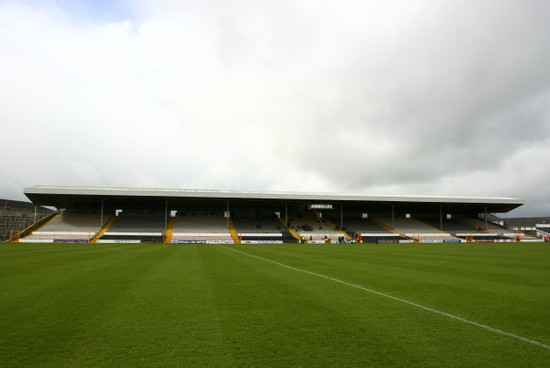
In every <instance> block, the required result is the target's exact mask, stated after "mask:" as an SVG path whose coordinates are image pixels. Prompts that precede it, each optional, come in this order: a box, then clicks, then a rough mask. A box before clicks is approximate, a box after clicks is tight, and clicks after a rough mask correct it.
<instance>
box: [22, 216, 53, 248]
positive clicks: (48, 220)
mask: <svg viewBox="0 0 550 368" xmlns="http://www.w3.org/2000/svg"><path fill="white" fill-rule="evenodd" d="M58 216H59V213H54V214H53V215H52V216H50V218H49V219H47V220H45V221H44V219H41V220H38V221H37V222H36V223H34V224H32V225H30V226H28V227H27V228H25V229H23V230H21V231H20V232H19V234H25V233H28V232H29V230H31V229H32V231H30V234H26V235H24V236H25V237H26V236H28V235H32V233H33V231H39V230H40V229H42V228H43V227H44V226H46V225H47V224H49V223H50V222H51V221H52V220H53V219H54V218H56V217H58ZM40 221H42V223H40ZM33 227H35V228H33ZM18 241H19V235H18V238H17V240H14V242H18Z"/></svg>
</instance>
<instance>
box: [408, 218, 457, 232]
mask: <svg viewBox="0 0 550 368" xmlns="http://www.w3.org/2000/svg"><path fill="white" fill-rule="evenodd" d="M416 221H418V222H420V223H422V224H424V225H426V226H427V227H429V228H432V229H434V230H436V231H439V232H440V233H442V234H445V235H450V234H449V233H448V232H446V231H445V230H441V229H438V228H437V227H435V226H432V225H430V224H428V223H427V222H425V221H422V220H419V219H416Z"/></svg>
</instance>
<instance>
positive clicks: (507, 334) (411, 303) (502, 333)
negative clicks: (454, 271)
mask: <svg viewBox="0 0 550 368" xmlns="http://www.w3.org/2000/svg"><path fill="white" fill-rule="evenodd" d="M217 247H220V248H224V249H229V250H231V251H233V252H236V253H240V254H244V255H245V256H249V257H253V258H257V259H261V260H262V261H265V262H269V263H273V264H276V265H278V266H281V267H284V268H288V269H289V270H294V271H298V272H303V273H307V274H309V275H313V276H317V277H321V278H323V279H327V280H331V281H334V282H338V283H340V284H343V285H347V286H351V287H354V288H356V289H360V290H363V291H366V292H369V293H372V294H375V295H379V296H382V297H384V298H388V299H392V300H395V301H398V302H401V303H404V304H408V305H412V306H413V307H416V308H420V309H423V310H425V311H428V312H432V313H435V314H439V315H441V316H445V317H448V318H452V319H455V320H457V321H460V322H463V323H467V324H469V325H473V326H477V327H480V328H483V329H485V330H489V331H492V332H495V333H497V334H499V335H503V336H508V337H512V338H514V339H518V340H521V341H524V342H528V343H530V344H533V345H537V346H540V347H541V348H545V349H548V350H550V345H546V344H543V343H542V342H539V341H535V340H531V339H528V338H526V337H523V336H519V335H515V334H513V333H510V332H506V331H502V330H499V329H498V328H494V327H491V326H487V325H484V324H482V323H478V322H475V321H470V320H468V319H466V318H462V317H459V316H455V315H454V314H450V313H447V312H443V311H440V310H437V309H434V308H430V307H426V306H424V305H421V304H417V303H414V302H410V301H408V300H405V299H402V298H398V297H396V296H392V295H389V294H385V293H382V292H380V291H376V290H372V289H369V288H366V287H363V286H360V285H356V284H352V283H350V282H346V281H343V280H339V279H335V278H334V277H330V276H326V275H323V274H320V273H317V272H311V271H307V270H303V269H301V268H296V267H292V266H289V265H286V264H284V263H280V262H277V261H273V260H271V259H268V258H263V257H260V256H256V255H254V254H250V253H246V252H243V251H240V250H237V249H234V248H230V247H223V246H221V245H217Z"/></svg>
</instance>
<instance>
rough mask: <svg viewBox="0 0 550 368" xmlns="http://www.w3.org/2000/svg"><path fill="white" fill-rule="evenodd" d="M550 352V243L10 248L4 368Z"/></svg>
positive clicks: (499, 361)
mask: <svg viewBox="0 0 550 368" xmlns="http://www.w3.org/2000/svg"><path fill="white" fill-rule="evenodd" d="M235 250H239V251H241V252H245V253H246V254H244V253H239V252H236V251H235ZM253 256H256V257H253ZM258 257H261V258H262V259H260V258H258ZM268 260H269V261H271V262H269V261H268ZM274 262H277V263H274ZM291 267H292V268H294V269H292V268H291ZM299 270H303V271H308V272H311V273H306V272H301V271H299ZM313 273H315V274H317V275H315V274H313ZM323 276H326V277H330V278H333V279H336V280H341V281H343V282H345V283H347V284H344V283H342V282H338V281H335V280H330V279H328V278H326V277H323ZM351 284H354V285H358V286H361V287H362V288H365V289H370V290H375V291H378V292H381V293H385V294H387V295H390V296H393V297H397V298H401V299H403V300H405V301H409V302H412V303H417V304H419V305H422V306H425V307H428V308H432V309H434V310H438V311H441V312H445V313H449V314H452V315H455V316H458V317H461V318H464V319H466V320H468V321H473V322H477V323H480V324H483V325H486V326H489V327H491V328H493V329H498V330H500V331H505V332H507V333H510V334H513V335H515V336H521V337H524V338H527V339H529V340H531V341H534V342H538V343H540V344H541V345H537V344H534V343H531V342H528V341H522V340H520V339H517V338H515V337H513V336H508V335H504V334H501V333H499V332H495V331H491V330H488V329H484V328H481V327H479V326H476V325H472V324H469V323H465V322H463V321H459V320H456V319H452V318H449V317H448V316H444V315H441V314H437V313H434V312H432V311H428V310H425V309H422V308H419V307H416V306H414V305H410V304H407V303H403V302H401V301H398V300H395V299H391V298H388V297H385V296H382V295H377V294H373V293H371V292H369V291H367V290H365V289H360V288H357V287H353V286H352V285H351ZM549 345H550V246H549V245H548V244H542V243H539V244H526V243H520V244H483V245H480V244H424V245H422V244H401V245H395V244H392V245H374V244H362V245H298V244H285V245H231V246H228V245H162V244H158V245H153V244H133V245H128V244H125V245H105V244H103V245H92V244H90V245H74V244H60V245H58V244H42V245H40V244H0V366H3V367H79V366H92V367H170V366H181V367H193V366H196V367H229V366H231V367H232V366H253V367H270V366H271V367H289V366H292V367H359V366H363V367H367V366H371V367H372V366H377V367H544V366H550V349H549Z"/></svg>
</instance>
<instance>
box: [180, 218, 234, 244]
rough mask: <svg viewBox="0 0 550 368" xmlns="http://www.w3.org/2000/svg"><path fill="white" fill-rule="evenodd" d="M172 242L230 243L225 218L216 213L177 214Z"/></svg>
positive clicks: (230, 239) (231, 241)
mask: <svg viewBox="0 0 550 368" xmlns="http://www.w3.org/2000/svg"><path fill="white" fill-rule="evenodd" d="M172 242H173V243H186V242H189V243H193V242H205V243H225V244H232V243H233V238H232V237H231V234H230V232H229V229H228V224H227V219H226V218H224V217H223V216H216V215H200V214H198V215H185V216H177V217H176V218H175V221H174V230H173V232H172Z"/></svg>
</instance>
